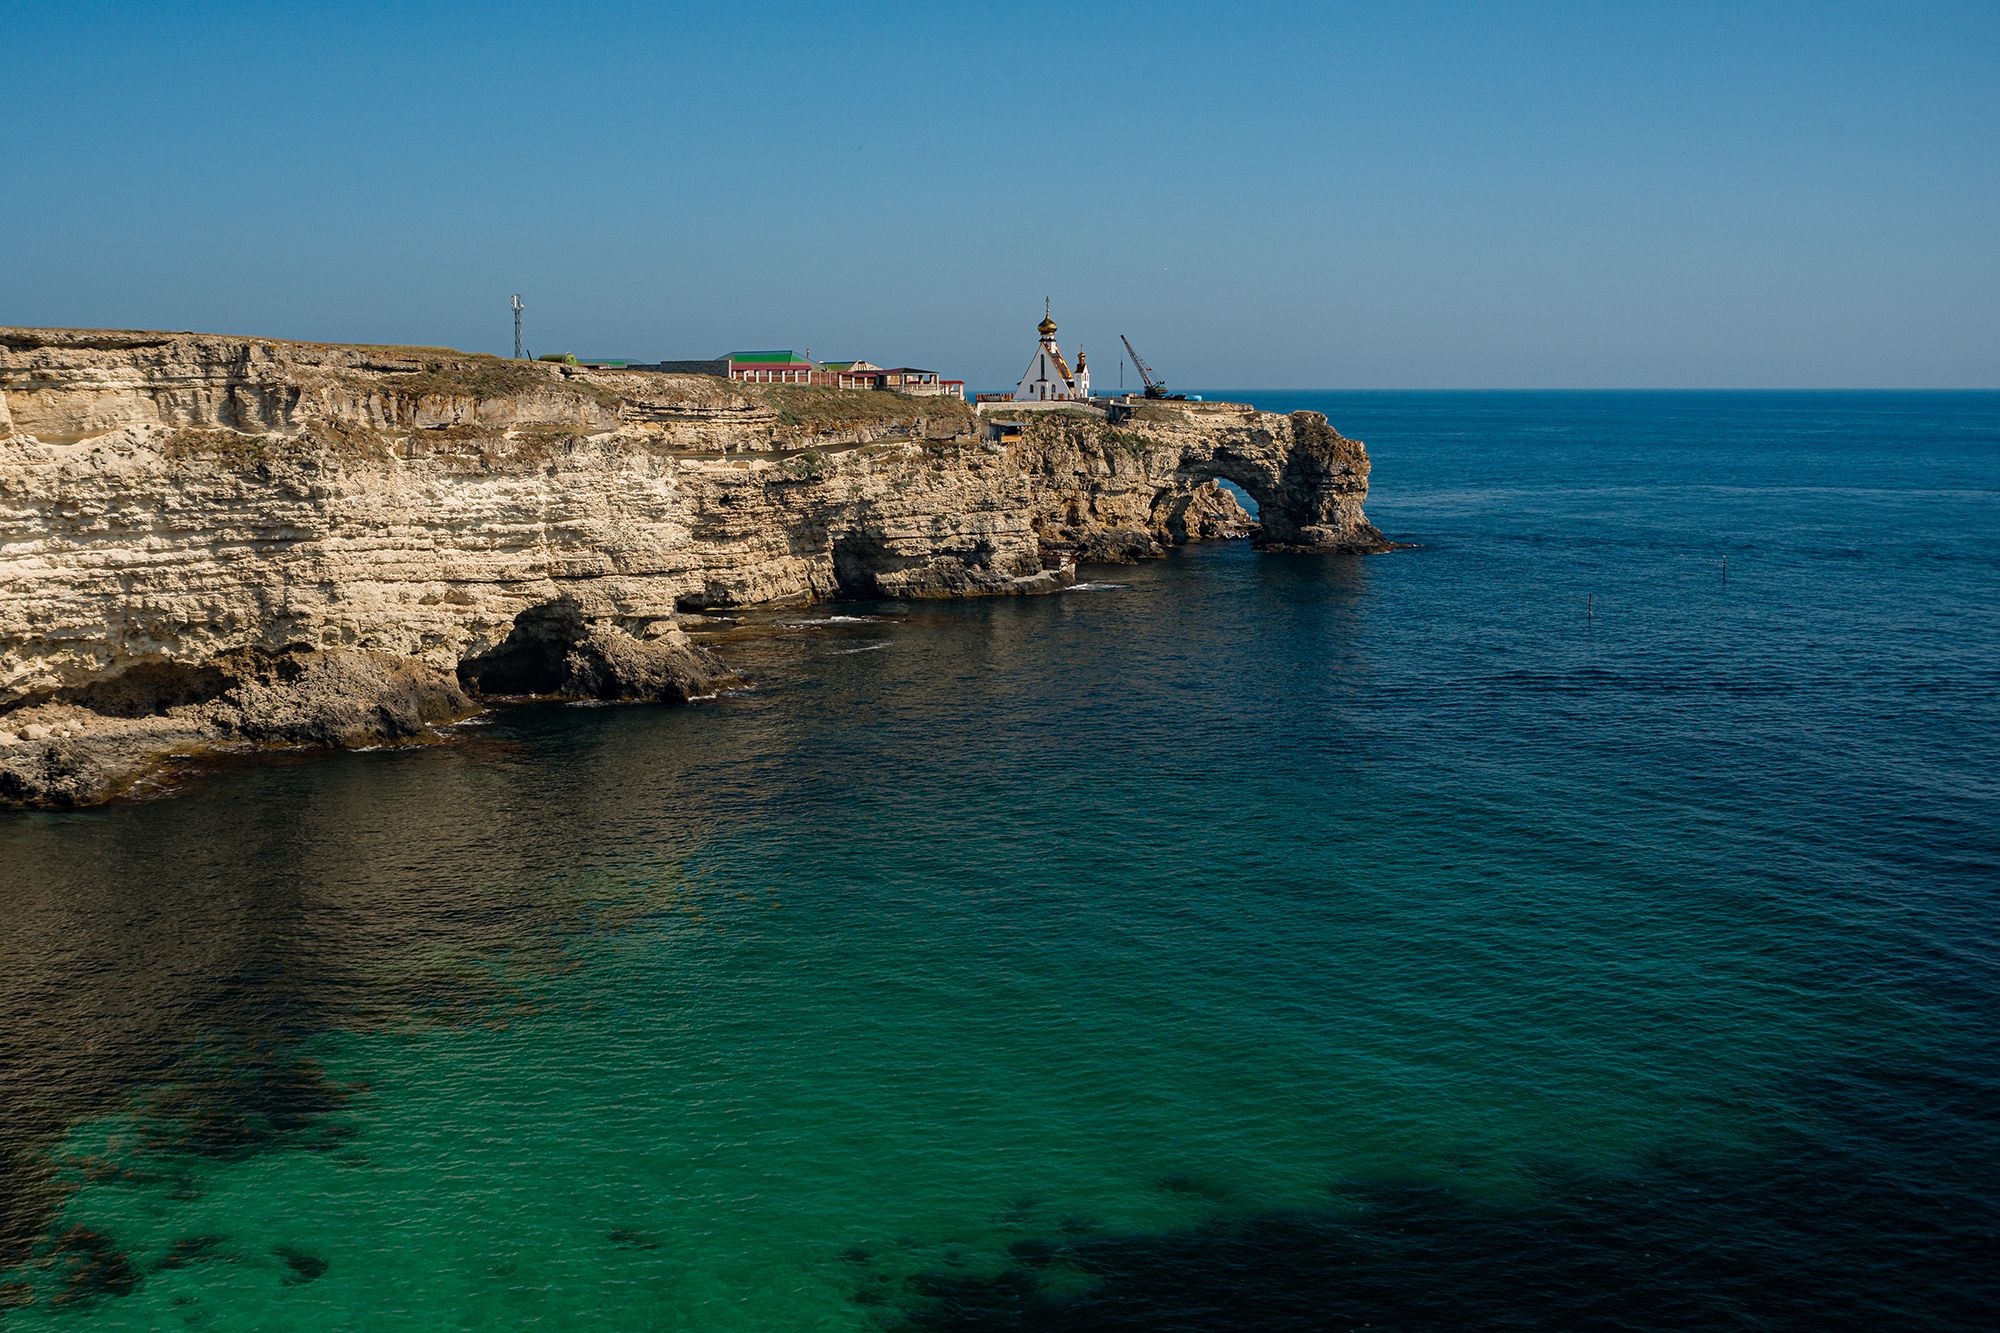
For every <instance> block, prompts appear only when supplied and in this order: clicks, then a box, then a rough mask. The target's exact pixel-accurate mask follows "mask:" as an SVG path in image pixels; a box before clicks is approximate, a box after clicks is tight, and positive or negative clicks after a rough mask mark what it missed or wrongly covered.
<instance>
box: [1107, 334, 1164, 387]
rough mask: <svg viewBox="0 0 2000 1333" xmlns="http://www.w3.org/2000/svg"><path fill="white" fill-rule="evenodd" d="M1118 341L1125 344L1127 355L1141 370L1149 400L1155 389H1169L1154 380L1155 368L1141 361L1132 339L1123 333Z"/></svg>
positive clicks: (1140, 373) (1141, 377) (1140, 375)
mask: <svg viewBox="0 0 2000 1333" xmlns="http://www.w3.org/2000/svg"><path fill="white" fill-rule="evenodd" d="M1118 341H1119V342H1122V343H1124V344H1125V354H1126V355H1127V356H1129V357H1131V358H1132V364H1133V365H1134V366H1136V367H1137V368H1138V370H1139V378H1140V379H1142V380H1144V381H1145V382H1146V396H1147V397H1148V398H1150V397H1152V396H1153V391H1154V390H1155V389H1164V388H1166V387H1167V386H1166V385H1164V384H1162V383H1160V382H1159V381H1158V380H1156V379H1154V378H1153V368H1152V367H1151V366H1149V365H1147V364H1146V363H1145V362H1144V361H1141V360H1140V359H1139V352H1138V349H1137V348H1135V347H1133V346H1132V340H1131V339H1130V338H1127V337H1126V336H1125V335H1124V334H1122V333H1121V334H1119V335H1118Z"/></svg>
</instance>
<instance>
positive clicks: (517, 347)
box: [507, 292, 527, 361]
mask: <svg viewBox="0 0 2000 1333" xmlns="http://www.w3.org/2000/svg"><path fill="white" fill-rule="evenodd" d="M507 304H508V305H510V306H512V307H513V309H514V359H515V360H516V361H519V360H520V359H521V312H522V311H523V310H525V309H526V308H527V307H526V306H523V305H522V304H521V294H520V293H519V292H515V293H514V294H513V295H512V296H510V297H508V298H507Z"/></svg>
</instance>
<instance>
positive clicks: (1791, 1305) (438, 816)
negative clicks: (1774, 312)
mask: <svg viewBox="0 0 2000 1333" xmlns="http://www.w3.org/2000/svg"><path fill="white" fill-rule="evenodd" d="M1232 396H1244V395H1232ZM1247 396H1249V397H1251V398H1253V399H1254V400H1255V401H1257V402H1258V403H1259V404H1260V405H1262V406H1266V407H1272V408H1278V409H1284V410H1290V409H1293V408H1297V407H1313V408H1317V409H1320V410H1323V411H1325V412H1327V413H1328V415H1329V416H1330V417H1331V418H1332V419H1333V421H1334V423H1335V424H1336V425H1338V426H1340V427H1342V428H1343V429H1344V430H1345V431H1346V432H1347V433H1349V434H1351V435H1355V436H1357V437H1359V438H1362V439H1364V440H1366V441H1368V443H1369V444H1370V446H1371V449H1372V452H1373V455H1374V458H1375V466H1376V472H1375V482H1376V485H1375V494H1374V498H1373V500H1372V501H1371V503H1370V505H1369V510H1370V513H1371V515H1372V516H1373V517H1374V518H1375V520H1376V521H1377V522H1378V523H1379V524H1380V525H1381V526H1382V527H1383V528H1384V529H1385V530H1387V531H1388V532H1390V533H1391V535H1393V536H1396V537H1398V538H1401V539H1403V540H1407V541H1413V542H1418V543H1421V544H1422V545H1421V549H1417V550H1413V551H1407V552H1402V553H1398V554H1393V555H1388V556H1379V557H1372V558H1365V559H1364V558H1314V557H1300V556H1258V555H1255V554H1253V553H1251V552H1250V551H1249V550H1248V549H1246V548H1245V547H1242V546H1239V545H1230V546H1218V547H1211V548H1206V549H1201V550H1196V551H1188V552H1184V553H1181V554H1178V555H1176V556H1174V557H1173V558H1171V559H1168V560H1165V561H1161V562H1156V563H1152V564H1148V565H1145V566H1142V567H1137V568H1113V567H1105V568H1098V569H1092V570H1088V571H1086V577H1088V578H1090V579H1093V580H1094V583H1093V584H1091V585H1089V586H1087V587H1086V588H1083V589H1079V590H1076V591H1073V592H1069V593H1066V594H1063V595H1061V596H1057V597H1049V598H1039V599H1028V600H1021V601H989V602H975V603H962V604H948V605H931V604H923V605H907V604H906V605H898V604H887V603H882V604H865V605H847V606H839V607H819V608H813V609H811V610H808V611H799V612H793V613H788V614H781V615H777V616H773V617H767V618H764V619H765V620H766V622H767V623H765V624H763V625H762V626H753V627H751V628H749V629H745V630H741V631H738V632H737V633H738V635H739V639H738V642H736V644H735V645H734V646H733V647H731V648H730V650H729V651H730V652H731V653H732V654H733V655H734V657H735V659H736V661H737V662H739V663H740V664H741V666H742V668H743V669H744V670H745V671H746V672H747V673H748V674H749V675H750V676H752V677H753V678H754V679H755V681H756V683H757V688H756V689H755V690H754V691H753V692H750V693H747V694H745V695H743V696H742V697H736V698H728V699H723V700H720V701H717V702H715V703H712V704H707V705H702V706H697V707H693V708H688V709H680V710H675V709H667V708H645V707H623V708H574V707H568V708H566V707H544V708H531V709H519V710H513V711H508V712H504V713H502V714H499V715H497V716H496V717H495V718H493V719H492V721H491V722H490V723H489V724H488V725H484V726H479V727H474V728H467V729H466V730H465V731H464V732H463V739H462V740H461V741H460V743H458V744H455V745H451V746H444V747H436V748H428V749H421V750H411V751H401V752H381V753H373V754H358V755H335V756H314V757H310V758H303V757H294V758H284V757H281V758H279V759H276V760H273V761H267V762H262V763H257V764H245V765H241V766H236V767H232V768H231V769H229V770H227V771H223V772H220V773H214V774H210V775H207V776H204V777H201V778H199V779H197V780H194V781H192V782H191V783H189V784H188V786H187V787H186V790H185V791H184V793H183V794H181V795H179V796H176V797H174V798H173V799H168V800H155V801H150V802H146V803H140V804H131V805H125V806H122V807H118V808H113V809H107V810H101V811H95V812H89V813H81V814H73V815H22V814H11V815H4V816H0V879H4V896H0V1323H4V1325H5V1326H6V1327H7V1328H8V1329H9V1330H10V1333H11V1330H12V1329H14V1328H16V1327H18V1328H20V1329H23V1330H26V1329H39V1328H42V1327H44V1326H49V1327H57V1328H61V1327H67V1326H71V1325H74V1326H78V1327H100V1328H130V1329H162V1328H180V1327H196V1328H203V1329H215V1330H237V1329H277V1328H298V1327H311V1326H324V1327H341V1328H356V1329H370V1330H397V1329H437V1328H453V1327H494V1328H525V1327H546V1328H570V1327H577V1326H580V1325H585V1324H594V1325H597V1326H602V1327H608V1328H619V1329H702V1330H706V1329H718V1330H736V1329H741V1330H752V1329H756V1330H770V1329H827V1330H844V1329H876V1328H884V1327H886V1328H890V1329H909V1330H928V1329H1003V1328H1034V1329H1105V1328H1173V1329H1211V1328H1212V1329H1236V1328H1258V1329H1278V1328H1286V1329H1291V1328H1297V1329H1307V1328H1321V1327H1351V1326H1363V1325H1366V1326H1374V1327H1385V1328H1425V1327H1516V1328H1523V1329H1526V1328H1578V1327H1620V1328H1657V1327H1703V1328H1732V1327H1734V1328H1757V1329H1774V1328H1787V1329H1790V1328H1813V1329H1818V1328H1827V1327H1854V1328H1874V1329H1881V1328H1897V1329H1941V1328H1973V1327H1979V1326H1982V1325H1987V1326H1990V1325H1991V1323H1992V1321H1993V1318H1994V1301H1995V1298H1996V1285H1995V1278H1994V1276H1993V1274H1994V1272H1995V1267H1996V1266H1995V1264H1994V1262H1993V1261H1994V1258H1995V1255H1996V1253H2000V1246H1997V1245H1996V1242H2000V1234H1997V1233H2000V1040H1996V1014H2000V957H1997V956H1996V929H1995V928H1996V924H1997V923H1996V916H2000V899H1997V898H1996V890H2000V703H1996V700H2000V396H1996V395H1991V394H1986V395H1978V394H1957V395H1951V394H1779V393H1772V394H1310V393H1283V394H1281V393H1260V394H1254V395H1247Z"/></svg>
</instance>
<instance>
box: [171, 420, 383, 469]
mask: <svg viewBox="0 0 2000 1333" xmlns="http://www.w3.org/2000/svg"><path fill="white" fill-rule="evenodd" d="M159 450H160V456H161V457H162V458H165V459H167V460H168V461H169V462H175V463H185V462H192V461H199V462H203V463H207V464H211V465H213V466H215V467H218V468H222V469H225V470H228V471H233V472H247V471H252V470H254V469H256V468H259V467H265V466H268V465H270V464H273V463H277V462H282V461H284V460H287V459H303V458H310V457H314V456H318V457H323V458H324V457H332V458H339V459H349V460H352V459H386V458H388V457H389V456H390V452H389V446H388V444H387V442H386V441H384V440H383V438H382V437H381V436H380V435H377V434H376V433H375V432H373V431H369V430H364V429H362V428H360V427H356V426H349V425H347V424H346V423H344V422H337V421H323V422H316V423H314V425H313V427H312V429H311V430H309V431H308V432H306V433H305V434H301V435H282V434H276V433H269V434H253V433H249V432H245V431H240V430H231V429H229V428H228V427H226V426H218V427H198V426H183V427H179V428H177V429H175V430H171V431H169V432H167V434H166V435H165V436H164V437H162V438H161V439H160V441H159Z"/></svg>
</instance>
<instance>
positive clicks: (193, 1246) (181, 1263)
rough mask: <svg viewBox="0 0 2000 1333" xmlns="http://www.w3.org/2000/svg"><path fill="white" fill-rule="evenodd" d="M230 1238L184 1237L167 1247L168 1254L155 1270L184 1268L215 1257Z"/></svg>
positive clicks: (212, 1236)
mask: <svg viewBox="0 0 2000 1333" xmlns="http://www.w3.org/2000/svg"><path fill="white" fill-rule="evenodd" d="M228 1239H229V1237H227V1236H219V1235H214V1234H209V1235H202V1236H182V1237H181V1238H180V1239H179V1240H176V1241H175V1242H174V1243H173V1244H172V1245H169V1246H168V1247H167V1252H166V1254H164V1255H162V1256H161V1258H160V1262H159V1263H157V1264H155V1265H153V1266H154V1267H155V1268H184V1267H186V1266H187V1265H189V1264H192V1263H199V1262H201V1261H202V1260H205V1259H212V1258H214V1257H215V1252H216V1250H217V1249H218V1248H220V1247H221V1245H222V1244H223V1242H225V1241H227V1240H228Z"/></svg>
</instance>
